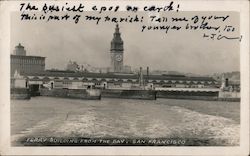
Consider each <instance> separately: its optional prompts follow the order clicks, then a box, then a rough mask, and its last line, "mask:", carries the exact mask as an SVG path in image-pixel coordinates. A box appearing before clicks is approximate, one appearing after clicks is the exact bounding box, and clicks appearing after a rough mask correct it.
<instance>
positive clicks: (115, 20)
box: [1, 1, 249, 148]
mask: <svg viewBox="0 0 250 156" xmlns="http://www.w3.org/2000/svg"><path fill="white" fill-rule="evenodd" d="M124 2H125V1H124ZM15 4H16V8H17V9H18V10H15V11H11V12H10V13H9V17H10V19H9V21H10V23H9V26H10V27H9V35H10V37H9V42H6V44H9V45H8V46H9V52H8V51H7V52H6V54H5V55H7V54H8V57H9V64H6V66H9V68H8V69H9V70H8V73H9V78H8V79H9V81H8V85H9V102H10V103H9V118H10V123H9V126H10V146H11V147H49V148H53V147H59V146H60V147H65V146H68V147H72V146H74V147H100V148H101V147H114V148H116V147H156V146H157V147H163V148H164V147H236V148H237V147H240V146H242V139H243V138H242V133H241V131H242V126H243V125H244V124H246V122H245V121H246V120H245V119H244V120H243V121H242V118H243V117H244V118H246V117H245V116H244V114H245V113H242V109H243V108H248V107H246V106H245V105H246V104H247V105H249V103H245V102H246V101H247V100H249V99H248V97H245V95H246V94H249V93H247V91H248V89H245V87H249V85H248V84H247V85H246V84H244V83H246V82H249V79H248V80H247V81H246V80H245V78H247V77H249V75H244V74H249V73H248V72H249V71H248V72H244V73H242V72H243V71H242V70H243V65H245V64H247V65H245V66H244V67H249V66H248V65H249V62H247V63H246V62H244V61H245V60H242V56H243V55H244V56H247V57H249V54H245V52H243V50H244V49H245V48H242V44H246V42H247V41H246V40H248V36H246V35H245V34H244V33H243V31H242V30H244V28H243V26H242V20H241V19H242V18H241V16H242V14H241V12H237V11H235V10H225V11H220V10H209V9H207V10H193V11H192V10H185V9H184V6H186V5H187V4H189V3H185V5H182V3H179V2H178V1H162V3H156V4H155V3H154V2H150V3H145V4H143V3H140V4H141V5H138V3H132V2H130V3H128V4H126V5H124V4H123V3H112V2H110V3H98V2H95V1H93V2H92V3H88V5H87V2H84V1H83V2H82V1H78V2H74V3H71V2H67V1H61V3H60V4H58V3H57V2H55V3H53V2H52V1H50V2H43V1H41V2H39V5H38V3H36V2H35V1H31V2H29V1H24V2H18V3H15ZM248 28H249V27H248ZM1 42H2V41H1ZM248 44H249V43H248ZM248 48H249V47H248ZM248 50H249V49H248ZM248 52H249V51H248ZM243 59H244V58H243ZM246 60H248V59H246ZM244 77H245V78H244ZM242 80H243V81H242ZM242 92H243V93H244V96H243V94H242ZM246 111H247V110H246ZM247 128H248V125H247ZM245 130H247V129H245ZM246 137H249V136H246Z"/></svg>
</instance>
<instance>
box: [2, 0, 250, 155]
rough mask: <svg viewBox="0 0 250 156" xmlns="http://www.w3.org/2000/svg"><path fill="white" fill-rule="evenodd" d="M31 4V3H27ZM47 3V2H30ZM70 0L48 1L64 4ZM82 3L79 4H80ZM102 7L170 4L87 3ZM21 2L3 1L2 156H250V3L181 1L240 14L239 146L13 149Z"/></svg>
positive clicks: (184, 7) (184, 6) (192, 7)
mask: <svg viewBox="0 0 250 156" xmlns="http://www.w3.org/2000/svg"><path fill="white" fill-rule="evenodd" d="M25 2H28V1H25ZM30 2H31V3H38V4H39V3H41V4H42V3H44V2H45V1H36V2H35V1H30ZM65 2H66V1H48V3H58V4H60V3H61V4H62V3H63V4H64V3H65ZM78 2H81V1H77V2H75V3H78ZM96 2H97V4H98V5H102V4H105V5H112V4H116V5H118V4H119V5H120V6H126V5H128V4H135V5H146V4H156V3H157V4H166V2H167V3H169V1H142V0H141V1H83V2H82V3H84V4H85V5H86V4H91V3H96ZM19 3H20V2H18V1H3V2H0V34H1V36H0V73H1V75H0V104H1V105H0V106H1V107H0V114H1V116H0V117H1V118H0V133H1V135H0V139H1V140H0V141H1V142H0V154H2V155H47V154H53V155H62V154H63V155H73V154H74V155H83V154H86V155H124V154H126V155H248V154H249V2H248V1H198V0H195V1H178V3H179V4H180V10H181V11H237V12H240V24H241V27H240V30H241V32H240V33H241V34H243V39H242V41H241V46H240V48H241V52H240V62H241V64H240V70H241V96H242V98H241V135H240V136H241V140H240V146H239V147H83V146H81V147H11V146H10V95H9V93H10V91H9V85H10V78H9V75H10V51H11V50H10V49H11V48H10V12H11V11H17V10H19Z"/></svg>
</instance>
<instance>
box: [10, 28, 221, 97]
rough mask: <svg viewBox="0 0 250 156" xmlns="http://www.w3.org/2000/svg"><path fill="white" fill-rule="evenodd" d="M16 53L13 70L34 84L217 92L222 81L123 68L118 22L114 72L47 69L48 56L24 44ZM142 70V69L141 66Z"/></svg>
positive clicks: (34, 85) (122, 52) (13, 57)
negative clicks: (33, 53) (30, 51)
mask: <svg viewBox="0 0 250 156" xmlns="http://www.w3.org/2000/svg"><path fill="white" fill-rule="evenodd" d="M15 54H16V55H11V73H14V72H15V71H18V72H19V73H20V75H22V76H23V77H24V78H25V79H26V80H27V84H28V86H29V87H30V88H33V89H34V88H35V89H36V90H39V88H44V87H45V88H50V89H53V88H65V89H85V88H87V87H88V86H94V87H95V88H100V89H124V90H133V89H139V88H140V89H146V90H162V91H172V92H185V93H186V94H187V93H188V94H189V93H191V92H200V93H202V94H207V93H209V94H210V93H211V95H213V96H214V95H216V94H217V93H218V91H219V87H220V84H219V82H218V81H216V80H214V79H213V78H211V77H190V76H185V75H152V74H150V71H149V68H148V69H147V74H142V72H140V73H138V74H131V73H124V72H123V66H124V65H123V54H124V48H123V40H122V38H121V33H120V30H119V26H118V25H116V27H115V32H114V34H113V39H112V41H111V48H110V57H111V62H110V70H111V71H110V72H108V73H91V72H74V71H53V70H45V57H40V56H26V51H25V50H24V47H23V46H21V44H19V45H18V46H17V47H16V53H15ZM141 70H142V69H141Z"/></svg>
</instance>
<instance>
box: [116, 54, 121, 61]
mask: <svg viewBox="0 0 250 156" xmlns="http://www.w3.org/2000/svg"><path fill="white" fill-rule="evenodd" d="M115 60H116V61H119V62H120V61H121V60H122V55H120V54H118V55H116V56H115Z"/></svg>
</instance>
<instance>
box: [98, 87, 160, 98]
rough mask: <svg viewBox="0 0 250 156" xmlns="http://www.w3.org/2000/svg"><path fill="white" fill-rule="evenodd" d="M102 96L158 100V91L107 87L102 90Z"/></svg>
mask: <svg viewBox="0 0 250 156" xmlns="http://www.w3.org/2000/svg"><path fill="white" fill-rule="evenodd" d="M102 97H107V98H121V99H143V100H156V91H154V90H120V89H105V90H102Z"/></svg>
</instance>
